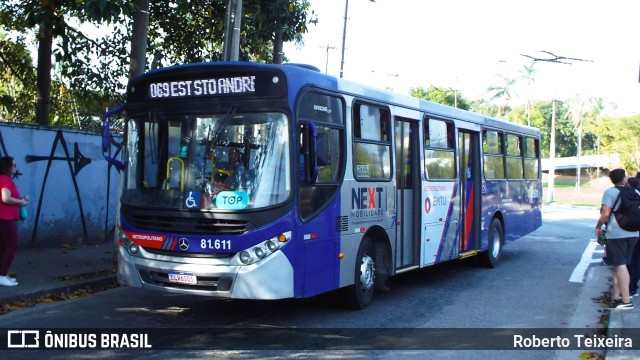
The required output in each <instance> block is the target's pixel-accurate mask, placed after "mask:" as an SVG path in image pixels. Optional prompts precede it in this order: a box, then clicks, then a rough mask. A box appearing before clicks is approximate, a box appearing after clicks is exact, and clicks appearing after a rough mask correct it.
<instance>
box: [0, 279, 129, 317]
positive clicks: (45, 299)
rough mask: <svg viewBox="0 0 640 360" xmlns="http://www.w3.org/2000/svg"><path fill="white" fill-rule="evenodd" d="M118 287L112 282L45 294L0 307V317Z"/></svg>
mask: <svg viewBox="0 0 640 360" xmlns="http://www.w3.org/2000/svg"><path fill="white" fill-rule="evenodd" d="M119 286H120V285H118V283H117V282H115V281H114V282H113V283H108V284H104V285H100V286H88V287H86V288H84V289H80V290H76V291H73V292H70V293H59V294H47V295H44V296H41V297H39V298H36V299H29V300H22V301H14V302H12V303H9V304H2V305H0V315H4V314H6V313H9V312H11V311H16V310H21V309H24V308H28V307H33V306H36V305H37V304H40V303H44V304H50V303H55V302H59V301H64V300H69V299H79V298H84V297H89V296H93V295H94V294H95V293H97V292H100V291H104V290H108V289H113V288H117V287H119Z"/></svg>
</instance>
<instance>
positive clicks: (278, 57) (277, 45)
mask: <svg viewBox="0 0 640 360" xmlns="http://www.w3.org/2000/svg"><path fill="white" fill-rule="evenodd" d="M282 47H283V41H282V27H280V26H278V28H277V29H276V36H275V39H274V40H273V63H274V64H282V62H283V61H284V53H283V52H282Z"/></svg>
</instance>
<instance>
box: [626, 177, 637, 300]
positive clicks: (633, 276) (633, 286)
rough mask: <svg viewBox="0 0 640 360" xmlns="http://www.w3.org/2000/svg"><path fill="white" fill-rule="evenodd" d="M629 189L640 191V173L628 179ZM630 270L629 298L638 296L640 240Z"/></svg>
mask: <svg viewBox="0 0 640 360" xmlns="http://www.w3.org/2000/svg"><path fill="white" fill-rule="evenodd" d="M627 184H628V185H629V187H632V188H634V189H640V172H638V173H636V176H635V177H630V178H628V179H627ZM627 269H629V296H631V297H634V296H638V281H640V239H639V240H638V242H636V246H634V247H633V252H632V253H631V263H630V264H629V265H627Z"/></svg>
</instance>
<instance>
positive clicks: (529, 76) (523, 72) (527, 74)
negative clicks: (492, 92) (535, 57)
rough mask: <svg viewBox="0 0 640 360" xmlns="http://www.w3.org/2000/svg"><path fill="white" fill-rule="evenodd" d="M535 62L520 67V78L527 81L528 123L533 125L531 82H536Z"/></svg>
mask: <svg viewBox="0 0 640 360" xmlns="http://www.w3.org/2000/svg"><path fill="white" fill-rule="evenodd" d="M534 64H535V62H532V63H531V65H529V66H527V65H524V66H523V68H522V69H520V79H522V80H524V81H526V82H527V103H526V113H527V125H529V126H531V96H530V91H531V84H532V83H533V82H534V80H535V79H534V75H535V70H534V69H533V65H534Z"/></svg>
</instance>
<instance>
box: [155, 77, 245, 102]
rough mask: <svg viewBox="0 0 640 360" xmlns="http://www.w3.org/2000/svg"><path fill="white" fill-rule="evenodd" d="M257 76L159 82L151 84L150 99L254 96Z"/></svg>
mask: <svg viewBox="0 0 640 360" xmlns="http://www.w3.org/2000/svg"><path fill="white" fill-rule="evenodd" d="M255 92H256V77H255V76H236V77H224V78H217V79H215V78H214V79H198V80H184V81H170V82H157V83H151V84H149V93H148V95H149V98H151V99H162V98H182V97H194V96H195V97H197V96H212V95H226V94H254V93H255Z"/></svg>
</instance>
